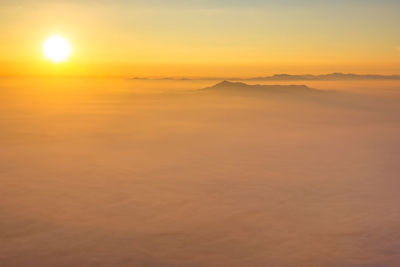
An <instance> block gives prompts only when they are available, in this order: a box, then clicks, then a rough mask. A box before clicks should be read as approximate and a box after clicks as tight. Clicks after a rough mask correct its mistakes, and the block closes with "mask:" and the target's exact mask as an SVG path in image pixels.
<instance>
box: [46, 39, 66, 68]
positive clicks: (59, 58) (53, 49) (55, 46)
mask: <svg viewBox="0 0 400 267" xmlns="http://www.w3.org/2000/svg"><path fill="white" fill-rule="evenodd" d="M71 50H72V49H71V45H70V44H69V42H68V40H67V39H65V38H64V37H62V36H60V35H53V36H51V37H49V38H48V39H47V40H46V41H45V42H44V43H43V53H44V56H45V57H46V58H47V59H49V60H51V61H53V62H54V63H60V62H64V61H67V60H68V57H69V55H70V54H71Z"/></svg>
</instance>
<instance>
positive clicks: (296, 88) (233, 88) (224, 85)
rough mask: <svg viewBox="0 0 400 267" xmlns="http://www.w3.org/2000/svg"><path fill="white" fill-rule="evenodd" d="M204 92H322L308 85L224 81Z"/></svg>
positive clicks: (205, 89)
mask: <svg viewBox="0 0 400 267" xmlns="http://www.w3.org/2000/svg"><path fill="white" fill-rule="evenodd" d="M202 90H203V91H215V92H243V93H291V94H299V93H300V94H304V93H316V92H321V91H320V90H316V89H312V88H310V87H308V86H306V85H260V84H256V85H250V84H246V83H242V82H230V81H222V82H220V83H217V84H216V85H213V86H211V87H207V88H204V89H202Z"/></svg>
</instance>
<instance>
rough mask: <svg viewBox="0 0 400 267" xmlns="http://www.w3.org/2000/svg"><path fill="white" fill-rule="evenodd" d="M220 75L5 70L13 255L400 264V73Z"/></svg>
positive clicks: (4, 256)
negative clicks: (290, 87) (227, 78)
mask: <svg viewBox="0 0 400 267" xmlns="http://www.w3.org/2000/svg"><path fill="white" fill-rule="evenodd" d="M216 83H217V82H215V81H198V82H194V81H180V82H172V81H157V82H156V81H129V80H126V81H119V80H101V79H98V80H89V79H87V80H75V79H62V80H61V79H60V80H57V79H50V80H39V79H17V78H9V79H1V80H0V103H1V104H0V147H1V151H0V197H1V199H0V266H4V267H8V266H41V267H48V266H49V267H50V266H51V267H58V266H68V267H70V266H85V267H86V266H110V267H111V266H112V267H117V266H218V267H219V266H230V267H233V266H307V267H308V266H335V267H336V266H341V267H342V266H399V265H400V205H399V203H400V194H399V188H400V178H399V177H400V174H399V173H400V164H399V155H400V141H399V136H400V82H397V83H396V82H393V81H391V82H388V81H376V82H375V81H363V82H354V81H352V82H301V81H300V82H291V83H287V82H286V83H285V84H305V85H307V86H308V87H310V88H315V89H321V91H318V92H314V91H312V92H311V93H309V92H308V91H304V92H303V93H298V92H295V93H293V94H292V92H291V91H288V92H284V93H279V92H277V93H263V92H258V91H257V92H252V93H247V91H245V90H251V89H254V88H253V87H250V86H249V87H246V86H245V88H242V89H240V90H242V91H240V93H238V92H237V90H233V91H230V89H229V88H230V87H232V88H234V87H235V86H237V85H235V84H229V85H228V87H229V88H228V89H226V88H225V89H224V90H220V89H221V88H219V87H218V86H217V87H215V88H212V89H206V90H197V89H201V88H205V87H210V86H213V85H214V84H216ZM277 83H279V82H272V83H271V82H270V83H269V84H277ZM252 84H255V83H252ZM279 84H284V83H279ZM268 88H269V87H268ZM268 88H267V87H262V88H261V89H265V90H269V89H270V88H269V89H268ZM257 90H258V89H257ZM315 94H317V95H315Z"/></svg>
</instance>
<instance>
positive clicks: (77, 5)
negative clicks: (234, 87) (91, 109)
mask: <svg viewBox="0 0 400 267" xmlns="http://www.w3.org/2000/svg"><path fill="white" fill-rule="evenodd" d="M214 2H215V1H204V2H203V3H201V4H200V3H199V2H198V1H194V0H188V1H185V2H183V1H178V0H174V1H164V2H161V1H147V2H145V1H139V0H136V1H125V0H119V1H107V0H103V1H91V0H85V1H33V0H22V1H19V2H18V4H17V3H15V1H8V0H5V1H3V2H2V3H0V23H1V25H2V26H1V35H0V50H1V54H0V67H1V69H0V75H49V74H50V75H52V74H57V75H89V76H92V75H95V76H104V75H105V76H128V75H129V76H221V75H228V76H229V75H231V76H257V75H264V74H273V73H282V72H286V73H325V72H333V71H341V72H363V73H367V72H368V73H387V74H395V73H399V71H398V70H399V69H400V68H399V67H400V50H399V49H398V47H399V46H400V36H399V35H398V28H399V26H400V19H399V18H398V14H399V11H400V5H399V4H398V3H396V1H390V0H385V1H373V0H366V1H363V2H362V1H357V0H351V1H337V2H336V3H335V4H329V3H328V4H326V2H325V1H317V0H314V1H303V0H287V1H283V2H282V3H280V4H276V3H274V2H275V1H257V0H251V1H221V2H220V4H218V5H217V4H215V3H214ZM183 3H186V4H185V5H183ZM310 3H311V4H310ZM53 34H61V35H63V36H64V37H66V38H68V40H69V41H70V42H71V44H72V47H73V53H72V55H71V57H70V59H69V61H68V62H67V63H63V64H58V65H55V64H54V63H51V62H48V61H46V60H45V59H44V57H43V54H42V49H41V47H42V44H43V42H44V41H45V40H46V38H47V37H49V36H51V35H53Z"/></svg>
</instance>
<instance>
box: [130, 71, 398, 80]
mask: <svg viewBox="0 0 400 267" xmlns="http://www.w3.org/2000/svg"><path fill="white" fill-rule="evenodd" d="M131 79H132V80H157V81H162V80H167V81H168V80H170V81H197V80H208V81H219V80H231V81H349V80H400V75H379V74H354V73H340V72H336V73H330V74H321V75H314V74H302V75H292V74H275V75H272V76H260V77H251V78H238V77H236V78H235V77H229V78H228V77H203V78H189V77H161V78H160V77H159V78H151V77H133V78H131Z"/></svg>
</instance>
